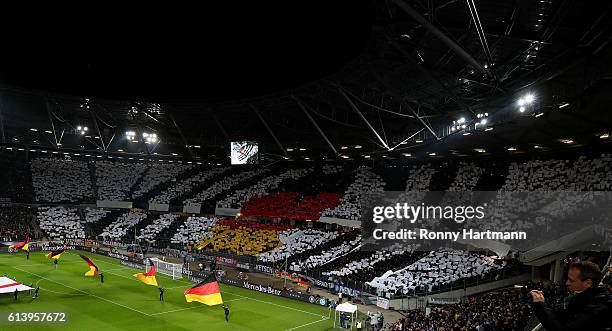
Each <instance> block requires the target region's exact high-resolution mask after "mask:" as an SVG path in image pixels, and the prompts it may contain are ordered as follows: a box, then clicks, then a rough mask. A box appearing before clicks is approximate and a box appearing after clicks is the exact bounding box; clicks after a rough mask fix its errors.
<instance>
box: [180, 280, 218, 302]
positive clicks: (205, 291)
mask: <svg viewBox="0 0 612 331" xmlns="http://www.w3.org/2000/svg"><path fill="white" fill-rule="evenodd" d="M185 300H187V302H192V301H198V302H201V303H203V304H205V305H208V306H214V305H220V304H222V303H223V298H221V291H220V290H219V283H218V282H217V279H216V278H215V275H214V274H212V273H211V274H210V275H209V276H208V277H206V279H205V280H203V281H202V282H200V283H198V284H196V285H195V286H193V287H192V288H190V289H188V290H187V291H185Z"/></svg>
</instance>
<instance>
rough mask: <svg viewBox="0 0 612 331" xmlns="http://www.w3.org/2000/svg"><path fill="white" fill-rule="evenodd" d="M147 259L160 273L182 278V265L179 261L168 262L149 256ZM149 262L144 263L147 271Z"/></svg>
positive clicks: (173, 277)
mask: <svg viewBox="0 0 612 331" xmlns="http://www.w3.org/2000/svg"><path fill="white" fill-rule="evenodd" d="M149 261H151V263H153V264H154V265H155V269H156V270H157V272H159V273H160V274H162V275H167V276H170V277H172V279H179V278H183V265H182V264H180V263H170V262H166V261H162V260H160V259H158V258H150V259H149ZM149 268H150V266H149V264H147V265H146V270H147V272H148V271H149Z"/></svg>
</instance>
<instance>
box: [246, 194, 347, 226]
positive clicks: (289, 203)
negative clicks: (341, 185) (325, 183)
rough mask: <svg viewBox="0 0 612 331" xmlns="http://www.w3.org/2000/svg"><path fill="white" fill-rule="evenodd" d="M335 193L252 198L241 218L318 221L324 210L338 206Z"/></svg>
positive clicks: (273, 195) (337, 197)
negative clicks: (258, 217)
mask: <svg viewBox="0 0 612 331" xmlns="http://www.w3.org/2000/svg"><path fill="white" fill-rule="evenodd" d="M339 199H340V195H339V194H337V193H327V192H320V193H318V194H317V195H316V196H305V197H303V196H302V195H301V194H299V193H298V192H276V193H270V194H266V195H262V196H257V197H253V198H251V199H250V200H248V201H247V202H246V203H244V205H243V206H242V209H241V210H240V213H241V214H242V215H243V216H265V217H282V218H288V219H297V220H318V219H319V217H320V214H321V212H322V211H323V210H324V209H327V208H332V207H334V206H336V205H337V204H338V200H339Z"/></svg>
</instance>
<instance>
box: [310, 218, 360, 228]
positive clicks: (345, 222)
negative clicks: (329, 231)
mask: <svg viewBox="0 0 612 331" xmlns="http://www.w3.org/2000/svg"><path fill="white" fill-rule="evenodd" d="M319 222H322V223H329V224H338V225H342V226H347V227H351V228H361V221H354V220H345V219H342V218H335V217H321V218H319Z"/></svg>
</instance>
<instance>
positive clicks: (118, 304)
mask: <svg viewBox="0 0 612 331" xmlns="http://www.w3.org/2000/svg"><path fill="white" fill-rule="evenodd" d="M13 268H15V269H17V270H19V271H22V272H27V273H29V274H31V275H34V276H36V277H39V278H42V279H45V280H48V281H50V282H52V283H56V284H59V285H62V286H65V287H67V288H69V289H73V290H76V291H79V292H81V293H85V294H87V295H91V296H92V297H95V298H98V299H100V300H104V301H106V302H110V303H112V304H114V305H117V306H121V307H123V308H127V309H129V310H132V311H135V312H137V313H141V314H143V315H145V316H151V315H150V314H147V313H145V312H142V311H140V310H138V309H134V308H132V307H128V306H126V305H122V304H120V303H118V302H114V301H112V300H109V299H106V298H103V297H101V296H97V295H95V294H92V293H89V292H85V291H83V290H80V289H78V288H76V287H72V286H68V285H66V284H62V283H60V282H56V281H54V280H52V279H49V278H46V277H43V276H41V275H39V274H35V273H33V272H29V271H26V270H23V269H19V268H17V267H13Z"/></svg>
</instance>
